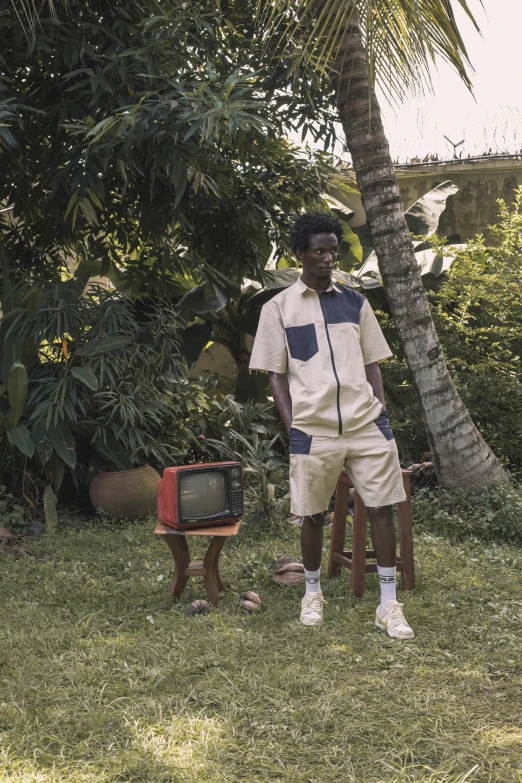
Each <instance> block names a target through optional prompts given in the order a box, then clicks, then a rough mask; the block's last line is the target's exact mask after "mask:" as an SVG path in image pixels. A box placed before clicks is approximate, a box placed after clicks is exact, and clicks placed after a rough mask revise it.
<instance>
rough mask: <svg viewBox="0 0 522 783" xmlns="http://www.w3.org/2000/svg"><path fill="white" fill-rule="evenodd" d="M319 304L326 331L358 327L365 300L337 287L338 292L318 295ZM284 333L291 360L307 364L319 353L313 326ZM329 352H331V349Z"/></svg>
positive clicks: (308, 325) (288, 328)
mask: <svg viewBox="0 0 522 783" xmlns="http://www.w3.org/2000/svg"><path fill="white" fill-rule="evenodd" d="M320 302H321V311H322V313H323V316H324V320H325V325H326V328H327V329H328V326H329V325H332V324H357V325H359V321H360V312H361V308H362V306H363V304H364V302H365V298H364V296H362V294H359V293H358V292H357V291H352V289H351V288H345V287H344V286H339V291H325V293H323V294H320ZM285 332H286V339H287V342H288V348H289V351H290V356H291V357H292V359H298V360H299V361H302V362H307V361H308V360H309V359H311V358H312V357H313V356H315V354H316V353H317V352H318V351H319V346H318V344H317V333H316V330H315V324H313V323H311V324H305V325H304V326H288V327H286V329H285ZM329 339H330V338H328V340H329ZM330 350H332V349H331V347H330ZM332 362H333V356H332Z"/></svg>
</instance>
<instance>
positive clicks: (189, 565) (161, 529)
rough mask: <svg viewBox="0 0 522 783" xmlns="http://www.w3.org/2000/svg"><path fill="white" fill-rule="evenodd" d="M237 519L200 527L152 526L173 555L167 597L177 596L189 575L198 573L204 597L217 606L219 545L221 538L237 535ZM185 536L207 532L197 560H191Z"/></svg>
mask: <svg viewBox="0 0 522 783" xmlns="http://www.w3.org/2000/svg"><path fill="white" fill-rule="evenodd" d="M240 527H241V520H239V521H238V522H235V523H234V524H233V525H218V526H216V527H200V528H196V529H194V530H174V528H172V527H168V526H167V525H162V524H161V522H160V524H159V525H157V526H156V528H155V530H154V533H155V534H156V535H157V536H161V538H163V540H164V541H165V543H166V544H167V546H168V548H169V549H170V551H171V552H172V557H173V558H174V577H173V579H172V584H171V586H170V591H169V599H170V600H171V601H172V600H173V599H176V598H179V597H180V595H181V593H182V592H183V590H184V589H185V585H186V584H187V581H188V578H189V576H202V577H203V579H204V581H205V589H206V591H207V596H208V600H209V601H210V602H211V603H213V604H214V606H217V605H218V603H219V594H220V593H222V592H223V582H222V581H221V576H220V574H219V555H220V554H221V550H222V549H223V545H224V543H225V539H226V538H229V537H230V536H237V534H238V533H239V528H240ZM187 536H210V537H211V541H210V544H209V545H208V549H207V552H206V554H205V557H204V558H203V560H202V561H201V562H195V561H191V559H190V551H189V547H188V543H187Z"/></svg>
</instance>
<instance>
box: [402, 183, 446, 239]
mask: <svg viewBox="0 0 522 783" xmlns="http://www.w3.org/2000/svg"><path fill="white" fill-rule="evenodd" d="M458 190H459V189H458V187H457V186H456V185H454V184H453V182H452V181H451V180H450V179H448V180H446V182H442V183H441V184H440V185H437V187H435V188H433V189H432V190H430V191H428V193H425V195H424V196H422V198H420V199H418V201H416V202H415V203H414V204H412V206H411V207H410V208H409V209H408V210H407V211H406V212H405V214H404V217H405V218H406V223H407V224H408V229H409V230H410V232H411V233H412V234H415V235H416V236H423V237H428V236H430V234H433V233H435V231H436V230H437V228H438V227H439V220H440V216H441V215H442V213H443V212H444V210H445V209H446V202H447V200H448V198H449V196H452V195H453V194H454V193H458Z"/></svg>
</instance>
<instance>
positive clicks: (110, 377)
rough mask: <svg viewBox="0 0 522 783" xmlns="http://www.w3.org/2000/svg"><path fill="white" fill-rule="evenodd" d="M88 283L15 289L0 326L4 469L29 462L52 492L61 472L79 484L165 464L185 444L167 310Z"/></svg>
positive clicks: (176, 354)
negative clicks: (100, 473)
mask: <svg viewBox="0 0 522 783" xmlns="http://www.w3.org/2000/svg"><path fill="white" fill-rule="evenodd" d="M86 282H87V281H86V279H84V278H71V279H69V280H67V281H64V282H58V283H55V284H54V285H45V284H43V283H41V284H40V285H39V286H36V285H27V284H25V285H20V286H18V287H16V288H15V289H14V291H13V292H12V297H13V298H14V304H18V306H17V307H14V308H13V309H12V310H11V311H10V312H9V314H8V315H7V316H6V317H4V319H3V322H2V325H1V329H0V337H2V338H3V339H2V340H1V343H0V348H1V349H2V357H3V375H4V377H7V378H8V383H7V386H4V387H1V388H0V406H1V407H0V420H1V424H2V433H1V436H0V448H1V449H2V450H3V461H2V464H3V470H4V471H6V470H7V471H8V472H10V473H11V478H13V477H14V475H15V474H16V469H17V466H19V465H20V463H21V461H27V460H30V461H31V463H30V464H31V465H32V470H33V471H34V472H36V473H41V474H42V475H43V476H44V477H47V476H49V477H50V478H51V481H52V485H53V488H54V491H55V492H58V490H59V488H60V485H61V483H62V479H63V476H64V471H65V470H66V469H67V470H68V471H69V472H70V473H71V475H72V476H73V477H74V480H75V482H77V483H80V484H83V485H85V484H86V483H88V481H89V480H90V477H91V476H92V475H93V473H94V472H95V471H96V470H97V469H98V468H99V467H100V466H101V465H102V464H105V465H107V464H108V465H110V466H113V467H115V468H117V469H121V470H125V469H129V468H132V467H133V466H134V465H136V464H140V463H143V462H146V461H147V462H150V463H152V464H153V465H155V466H157V467H163V466H164V465H167V464H172V463H173V462H176V461H179V459H180V457H182V456H183V455H184V454H185V453H186V451H187V450H188V448H189V441H190V435H189V434H188V433H187V431H186V429H185V425H184V421H185V419H186V415H187V410H186V400H187V399H188V397H190V396H191V394H190V385H187V384H186V383H185V379H184V365H183V363H182V360H181V357H180V351H179V319H178V316H177V314H176V312H175V310H174V309H173V308H172V306H171V305H169V304H168V303H166V302H163V301H161V300H152V299H145V300H133V299H131V298H130V297H128V296H126V295H125V294H123V293H121V292H118V291H108V290H107V289H105V288H102V287H100V286H95V285H89V286H87V287H86ZM166 431H168V432H170V438H169V440H168V441H167V440H166V439H165V432H166Z"/></svg>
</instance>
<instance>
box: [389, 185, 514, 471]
mask: <svg viewBox="0 0 522 783" xmlns="http://www.w3.org/2000/svg"><path fill="white" fill-rule="evenodd" d="M499 209H500V212H499V221H498V223H497V224H496V225H495V226H492V227H491V232H492V233H493V235H494V237H495V239H496V243H495V244H494V245H492V246H489V247H488V246H486V244H485V242H484V240H483V238H482V237H480V236H478V237H476V238H475V239H474V240H473V241H472V242H469V243H468V244H467V245H466V247H465V248H464V249H463V250H461V251H459V252H456V253H455V256H454V261H453V264H452V266H451V268H450V269H449V271H448V272H447V276H446V277H445V279H444V281H443V282H442V283H441V284H440V286H439V287H438V289H437V291H436V292H434V293H433V294H432V295H431V297H430V300H431V304H432V309H433V313H434V317H435V322H436V326H437V332H438V335H439V338H440V342H441V345H442V347H443V350H444V354H445V356H446V360H447V362H448V364H449V366H450V368H451V372H452V377H453V379H454V381H455V384H456V386H457V388H458V389H459V392H460V394H461V396H462V399H463V400H464V403H465V405H466V406H467V408H468V410H469V411H470V413H471V415H472V417H473V420H474V422H475V424H476V425H477V427H478V428H479V430H480V431H481V433H482V434H483V436H484V437H485V438H486V440H487V441H488V443H489V445H490V446H491V447H492V449H493V451H494V452H495V454H497V455H498V456H499V458H500V459H502V461H503V462H504V464H505V465H506V467H507V468H509V469H510V470H511V471H514V472H516V473H520V472H521V471H522V450H521V449H520V442H521V439H522V383H521V382H522V359H521V357H522V338H521V334H520V324H521V323H522V283H521V280H522V264H521V260H520V248H521V247H522V189H521V190H519V191H518V192H517V193H516V197H515V200H514V203H513V205H512V206H508V205H506V203H505V202H504V201H499ZM380 318H381V323H382V324H383V325H384V328H385V332H386V336H387V338H388V340H389V341H390V345H392V346H393V349H394V352H395V354H396V358H395V359H393V360H392V361H390V362H387V364H386V369H385V372H384V378H385V385H386V393H387V396H388V398H389V400H390V407H391V412H392V416H393V418H394V426H395V432H396V436H397V439H398V441H399V446H400V449H401V452H402V456H403V457H404V458H409V457H410V456H411V458H413V459H415V460H416V459H418V457H419V456H420V454H421V452H422V451H424V450H426V449H427V448H428V443H427V440H426V438H425V436H424V432H423V431H421V428H420V427H419V423H420V413H419V409H418V405H417V402H416V399H415V395H414V390H413V388H412V386H411V381H410V379H409V374H408V371H407V367H406V362H405V360H404V358H403V354H402V352H401V347H400V345H399V341H398V339H397V336H396V332H395V329H394V327H393V324H392V321H391V319H390V317H389V315H387V314H386V313H384V312H381V313H380Z"/></svg>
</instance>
